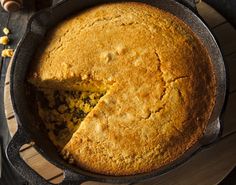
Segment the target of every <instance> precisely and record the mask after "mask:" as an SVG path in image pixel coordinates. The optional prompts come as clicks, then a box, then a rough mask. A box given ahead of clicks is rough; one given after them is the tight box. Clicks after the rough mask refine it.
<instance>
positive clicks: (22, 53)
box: [6, 0, 226, 185]
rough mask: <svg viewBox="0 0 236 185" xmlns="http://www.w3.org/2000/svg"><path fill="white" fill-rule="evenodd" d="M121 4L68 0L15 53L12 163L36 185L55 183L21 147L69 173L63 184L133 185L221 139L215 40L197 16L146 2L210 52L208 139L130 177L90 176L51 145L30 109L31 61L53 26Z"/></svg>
mask: <svg viewBox="0 0 236 185" xmlns="http://www.w3.org/2000/svg"><path fill="white" fill-rule="evenodd" d="M118 1H119V0H110V1H107V0H86V1H78V0H64V1H61V2H60V3H59V4H57V5H56V6H54V7H52V8H49V9H47V10H43V11H41V12H39V13H36V14H35V15H34V16H33V17H32V18H31V19H30V21H29V24H28V28H27V32H26V34H25V35H24V37H23V39H22V40H21V42H20V43H19V45H18V47H17V49H16V51H15V55H14V57H13V64H12V68H11V74H10V94H11V100H12V104H13V108H14V112H15V117H16V119H17V122H18V130H17V133H16V134H15V135H14V136H13V138H12V140H11V141H10V143H9V145H8V147H7V150H6V153H7V156H8V159H9V161H10V162H11V164H12V165H13V166H14V168H15V169H16V170H17V171H18V172H19V174H21V175H22V176H23V177H24V178H26V179H27V180H28V181H29V182H31V183H32V184H40V185H44V184H45V185H48V184H50V183H49V182H47V181H46V180H45V179H43V178H42V177H41V176H39V175H38V174H37V173H36V172H34V171H33V170H32V169H31V168H30V167H29V166H27V164H26V163H25V162H24V161H23V160H22V158H21V157H20V155H19V150H20V148H21V146H22V145H24V144H26V143H29V142H31V141H33V142H34V143H35V145H34V147H35V148H36V149H37V150H38V152H40V153H41V154H42V155H43V156H44V157H45V158H46V159H47V160H48V161H50V162H51V163H53V164H54V165H56V166H57V167H59V168H61V169H62V170H63V171H64V176H65V178H64V180H63V182H61V183H60V184H81V183H82V182H84V181H88V180H90V181H100V182H109V183H134V182H138V181H141V180H144V179H148V178H152V177H156V176H158V175H160V174H163V173H165V172H167V171H169V170H171V169H173V168H174V167H176V166H177V165H179V164H181V163H183V162H184V161H186V160H187V159H188V158H190V157H191V156H192V155H193V154H195V153H196V152H197V151H199V150H200V149H201V148H202V147H203V146H206V145H208V144H210V143H212V142H213V141H215V140H216V139H217V138H218V137H219V133H220V128H221V124H220V121H219V115H220V112H221V109H222V106H223V103H224V97H225V91H226V76H225V67H224V62H223V59H222V55H221V52H220V50H219V48H218V46H217V43H216V41H215V39H214V37H213V36H212V34H211V33H210V31H209V30H208V28H207V27H206V26H205V25H204V23H203V22H202V21H201V20H200V19H199V18H198V17H197V16H196V15H195V14H194V13H193V12H192V11H190V10H189V9H188V8H186V7H185V6H183V5H181V4H179V3H177V2H176V1H173V0H136V1H138V2H145V3H148V4H150V5H152V6H156V7H158V8H160V9H163V10H166V11H168V12H170V13H172V14H174V15H176V16H177V17H179V18H180V19H182V20H183V21H184V22H185V23H186V24H187V25H189V26H190V27H191V28H192V30H193V31H194V32H195V34H196V35H197V36H198V37H199V39H200V40H201V41H202V43H203V44H204V46H205V47H206V49H207V51H208V53H209V55H210V58H211V61H212V64H213V66H214V72H215V74H216V80H217V96H216V104H215V107H214V110H213V113H212V115H211V118H210V121H209V125H208V127H207V129H206V132H205V134H204V136H203V137H202V139H201V140H200V141H199V142H198V143H196V144H195V145H194V146H193V147H192V148H191V149H189V150H188V151H187V152H186V153H185V154H184V155H183V156H182V157H180V158H179V159H177V160H175V161H174V162H173V163H171V164H169V165H167V166H164V167H163V168H160V169H157V170H156V171H152V172H150V173H143V174H137V175H130V176H119V177H115V176H106V175H101V174H95V173H92V172H88V171H85V170H83V169H80V168H78V167H74V166H72V165H69V164H68V163H67V162H65V161H64V160H62V159H61V157H60V156H59V155H58V152H57V150H56V148H55V147H54V146H53V144H52V143H51V142H50V141H49V139H48V137H47V133H46V132H45V131H44V130H43V129H40V126H39V125H40V124H39V121H38V119H37V117H36V116H35V114H34V112H33V109H32V107H31V106H30V102H29V101H30V98H29V97H30V96H29V94H28V91H27V85H26V83H25V82H26V75H27V68H28V66H29V63H30V62H31V60H32V56H33V55H34V53H35V50H36V49H37V46H38V45H39V44H40V43H41V42H42V41H43V38H44V35H45V33H46V31H47V30H48V29H49V28H50V27H52V26H54V25H55V24H56V23H58V22H60V21H61V20H62V19H64V18H65V17H67V16H69V15H70V14H72V13H74V12H79V11H81V10H84V9H86V8H88V7H91V6H94V5H97V4H101V3H107V2H118ZM62 60H63V59H62Z"/></svg>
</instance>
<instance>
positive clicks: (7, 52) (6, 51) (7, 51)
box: [2, 49, 14, 57]
mask: <svg viewBox="0 0 236 185" xmlns="http://www.w3.org/2000/svg"><path fill="white" fill-rule="evenodd" d="M13 53H14V50H13V49H4V50H2V57H12V56H13Z"/></svg>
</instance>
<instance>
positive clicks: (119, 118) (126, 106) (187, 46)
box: [28, 2, 216, 175]
mask: <svg viewBox="0 0 236 185" xmlns="http://www.w3.org/2000/svg"><path fill="white" fill-rule="evenodd" d="M28 81H29V82H30V83H32V84H33V85H34V86H36V87H38V88H55V89H57V90H58V89H63V90H65V89H69V90H70V89H73V90H78V91H96V92H97V91H98V92H99V91H102V92H104V91H105V95H104V96H103V97H101V98H100V100H99V101H98V103H97V104H96V106H95V107H94V108H93V109H92V110H91V112H89V113H88V115H87V116H86V117H85V118H84V120H83V121H82V122H81V123H80V126H79V128H78V129H77V130H76V131H75V132H74V134H73V135H72V137H71V138H70V140H69V142H68V143H67V144H66V145H65V146H64V148H63V149H62V151H61V154H62V155H63V156H64V158H66V159H69V161H70V162H73V163H74V164H75V165H78V166H79V167H81V168H83V169H86V170H89V171H92V172H96V173H100V174H107V175H130V174H137V173H143V172H149V171H152V170H155V169H158V168H160V167H162V166H164V165H167V164H168V163H170V162H172V161H174V160H176V159H177V158H178V157H180V156H181V155H182V154H183V153H184V152H186V151H187V150H188V149H189V148H190V147H192V146H193V145H194V144H195V143H196V142H197V141H198V140H199V138H201V137H202V136H203V134H204V131H205V128H206V126H207V124H208V122H209V118H210V116H211V113H212V110H213V107H214V103H215V94H216V92H215V91H216V81H215V76H214V72H213V68H212V64H211V61H210V58H209V56H208V54H207V51H206V49H205V48H204V46H203V45H202V43H201V42H200V41H199V39H198V38H197V37H196V36H195V34H194V33H193V32H192V31H191V29H190V28H189V27H188V26H187V25H185V23H184V22H183V21H181V20H179V19H178V18H177V17H175V16H173V15H171V14H169V13H167V12H164V11H162V10H159V9H157V8H154V7H152V6H149V5H146V4H142V3H130V2H129V3H114V4H104V5H100V6H97V7H93V8H91V9H88V10H86V11H84V12H82V13H79V14H78V15H75V16H73V17H70V18H68V19H67V20H65V21H63V22H62V23H60V24H59V25H57V26H56V27H55V28H54V29H53V30H51V31H50V32H49V33H48V35H47V37H46V40H45V42H44V44H43V46H42V47H41V48H40V49H39V51H38V52H37V54H36V58H35V59H34V62H33V63H32V67H31V72H30V75H29V79H28Z"/></svg>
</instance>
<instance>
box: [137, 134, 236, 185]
mask: <svg viewBox="0 0 236 185" xmlns="http://www.w3.org/2000/svg"><path fill="white" fill-rule="evenodd" d="M235 143H236V134H233V135H230V136H229V137H225V138H224V139H222V140H220V141H219V142H218V143H215V144H214V146H211V147H209V148H206V149H204V150H202V151H201V152H200V153H198V154H197V155H195V156H194V157H193V158H191V159H190V160H189V161H187V162H186V163H185V164H184V165H182V166H179V167H178V168H176V169H174V170H172V171H170V172H169V173H166V174H164V175H162V176H160V177H159V178H156V179H155V180H152V181H146V182H143V183H138V184H136V185H147V184H152V185H173V184H175V185H196V184H199V185H216V184H218V183H219V182H220V181H221V180H222V179H223V178H224V176H225V175H226V174H228V172H229V170H231V169H232V168H233V167H234V166H235V163H236V157H235V156H236V147H235Z"/></svg>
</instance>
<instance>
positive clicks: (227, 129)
mask: <svg viewBox="0 0 236 185" xmlns="http://www.w3.org/2000/svg"><path fill="white" fill-rule="evenodd" d="M235 111H236V93H233V94H232V95H230V96H229V98H228V101H227V106H226V108H225V110H224V113H223V115H222V123H223V133H222V137H224V136H226V135H229V134H231V133H232V132H236V116H235V113H236V112H235ZM235 148H236V147H235Z"/></svg>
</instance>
